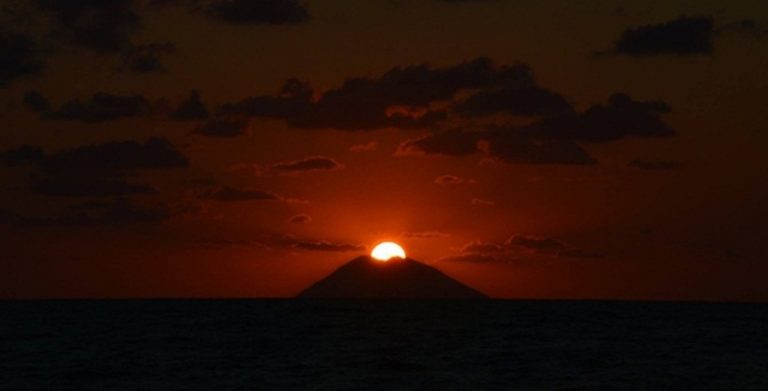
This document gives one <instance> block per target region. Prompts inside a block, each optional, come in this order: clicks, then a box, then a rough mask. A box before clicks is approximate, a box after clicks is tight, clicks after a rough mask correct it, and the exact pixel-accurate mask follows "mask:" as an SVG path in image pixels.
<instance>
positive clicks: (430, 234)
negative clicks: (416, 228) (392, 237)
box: [402, 231, 451, 239]
mask: <svg viewBox="0 0 768 391" xmlns="http://www.w3.org/2000/svg"><path fill="white" fill-rule="evenodd" d="M402 236H403V237H404V238H409V239H436V238H447V237H449V236H451V235H450V234H447V233H445V232H440V231H424V232H403V234H402Z"/></svg>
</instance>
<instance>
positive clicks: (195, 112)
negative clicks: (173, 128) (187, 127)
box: [171, 91, 208, 121]
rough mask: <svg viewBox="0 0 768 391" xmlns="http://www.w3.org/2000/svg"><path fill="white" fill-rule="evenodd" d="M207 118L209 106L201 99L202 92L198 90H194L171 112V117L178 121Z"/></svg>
mask: <svg viewBox="0 0 768 391" xmlns="http://www.w3.org/2000/svg"><path fill="white" fill-rule="evenodd" d="M207 118H208V108H207V107H206V105H205V103H204V102H203V100H202V99H200V93H199V92H197V91H192V92H191V93H190V94H189V96H188V97H187V98H186V99H184V100H183V101H182V102H181V103H180V104H179V106H178V107H176V109H175V110H173V112H172V113H171V119H173V120H176V121H195V120H202V119H207Z"/></svg>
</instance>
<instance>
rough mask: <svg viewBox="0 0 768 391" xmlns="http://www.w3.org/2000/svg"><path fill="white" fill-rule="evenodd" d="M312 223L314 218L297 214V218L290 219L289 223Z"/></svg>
mask: <svg viewBox="0 0 768 391" xmlns="http://www.w3.org/2000/svg"><path fill="white" fill-rule="evenodd" d="M311 221H312V217H311V216H309V215H306V214H303V213H302V214H297V215H296V216H293V217H291V218H290V219H288V222H289V223H293V224H306V223H309V222H311Z"/></svg>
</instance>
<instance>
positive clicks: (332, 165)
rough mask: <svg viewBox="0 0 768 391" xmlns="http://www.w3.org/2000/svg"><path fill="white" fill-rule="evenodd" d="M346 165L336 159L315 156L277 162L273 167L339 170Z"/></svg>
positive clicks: (287, 170)
mask: <svg viewBox="0 0 768 391" xmlns="http://www.w3.org/2000/svg"><path fill="white" fill-rule="evenodd" d="M342 167H344V166H343V165H341V164H340V163H339V162H337V161H336V160H334V159H331V158H329V157H325V156H313V157H308V158H305V159H301V160H295V161H290V162H282V163H277V164H274V165H273V166H272V168H274V169H276V170H279V171H286V172H301V171H318V170H337V169H339V168H342Z"/></svg>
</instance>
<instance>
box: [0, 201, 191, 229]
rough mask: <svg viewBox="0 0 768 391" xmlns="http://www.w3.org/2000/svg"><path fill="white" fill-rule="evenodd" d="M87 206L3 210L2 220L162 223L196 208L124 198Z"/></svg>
mask: <svg viewBox="0 0 768 391" xmlns="http://www.w3.org/2000/svg"><path fill="white" fill-rule="evenodd" d="M80 209H82V208H80ZM88 209H89V211H87V212H86V211H82V210H81V211H79V212H75V213H71V214H64V215H60V216H24V215H20V214H18V213H16V212H12V211H3V210H0V224H6V225H10V226H14V227H23V228H45V227H70V226H105V225H129V224H149V223H160V222H163V221H166V220H169V219H171V218H173V217H175V216H179V215H183V214H188V213H191V212H192V211H193V209H190V208H189V207H187V206H183V205H182V206H175V207H172V206H169V205H167V204H163V203H159V204H145V203H136V202H134V201H130V200H127V199H124V198H117V199H115V200H113V201H111V202H110V203H106V204H98V205H96V206H94V207H92V208H88Z"/></svg>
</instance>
